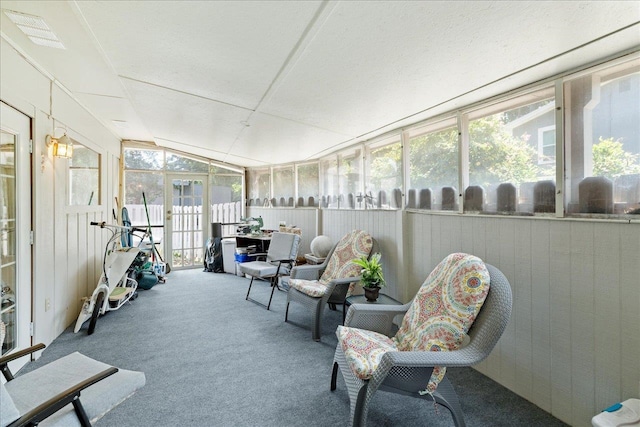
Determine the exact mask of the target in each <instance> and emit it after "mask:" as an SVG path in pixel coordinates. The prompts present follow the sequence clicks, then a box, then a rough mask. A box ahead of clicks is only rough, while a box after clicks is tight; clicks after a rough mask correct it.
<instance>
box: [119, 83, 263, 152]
mask: <svg viewBox="0 0 640 427" xmlns="http://www.w3.org/2000/svg"><path fill="white" fill-rule="evenodd" d="M123 81H124V83H125V87H126V89H127V92H128V93H129V94H130V95H131V98H132V99H133V105H134V108H135V109H136V111H139V112H140V115H141V117H142V120H143V121H144V122H145V123H152V127H151V129H152V132H153V135H152V136H153V138H154V140H157V141H158V143H160V144H162V143H161V142H160V141H172V142H174V143H180V144H183V146H184V149H183V150H182V151H187V152H188V151H189V147H200V148H204V149H208V150H212V151H214V152H215V153H216V158H219V155H220V153H226V152H228V151H229V149H230V147H231V146H232V144H233V142H234V140H235V138H236V136H237V135H238V134H239V132H241V131H242V130H243V129H244V127H245V124H244V123H245V121H246V119H247V117H248V116H249V114H250V113H251V111H250V110H246V109H243V108H238V107H234V106H231V105H228V104H224V103H220V102H215V101H211V100H208V99H205V98H201V97H197V96H193V95H190V94H185V93H182V92H177V91H172V90H167V89H164V88H159V87H157V86H153V85H149V84H146V83H140V82H138V81H134V80H123Z"/></svg>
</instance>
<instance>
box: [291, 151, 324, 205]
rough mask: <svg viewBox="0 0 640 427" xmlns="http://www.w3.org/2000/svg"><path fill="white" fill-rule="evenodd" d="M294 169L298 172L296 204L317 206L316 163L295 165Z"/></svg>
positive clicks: (317, 176) (317, 170)
mask: <svg viewBox="0 0 640 427" xmlns="http://www.w3.org/2000/svg"><path fill="white" fill-rule="evenodd" d="M296 171H297V174H298V202H297V203H296V206H298V207H300V206H311V207H313V206H318V182H319V169H318V163H317V162H316V163H306V164H302V165H297V166H296ZM300 202H302V203H300Z"/></svg>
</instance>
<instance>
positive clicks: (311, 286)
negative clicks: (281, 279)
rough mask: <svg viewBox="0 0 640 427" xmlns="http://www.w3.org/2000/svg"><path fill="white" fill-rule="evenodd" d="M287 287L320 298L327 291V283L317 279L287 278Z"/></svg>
mask: <svg viewBox="0 0 640 427" xmlns="http://www.w3.org/2000/svg"><path fill="white" fill-rule="evenodd" d="M289 287H290V288H294V289H296V290H298V291H300V292H302V293H303V294H307V295H309V296H310V297H316V298H321V297H323V296H324V294H325V293H327V285H325V284H324V283H320V282H318V281H317V280H304V279H289Z"/></svg>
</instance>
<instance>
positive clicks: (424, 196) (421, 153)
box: [407, 117, 459, 210]
mask: <svg viewBox="0 0 640 427" xmlns="http://www.w3.org/2000/svg"><path fill="white" fill-rule="evenodd" d="M407 136H408V139H409V182H408V183H407V187H408V188H409V190H408V191H407V207H408V208H417V209H433V210H455V209H457V207H456V201H457V199H458V197H457V194H458V190H457V189H458V152H459V150H458V127H457V125H456V119H455V117H451V118H448V119H445V120H442V121H439V122H437V123H433V124H429V125H426V126H422V127H420V128H417V129H412V130H410V131H409V132H408V133H407ZM443 194H444V198H443ZM451 196H453V198H452V197H451ZM443 200H444V203H443Z"/></svg>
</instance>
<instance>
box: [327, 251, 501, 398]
mask: <svg viewBox="0 0 640 427" xmlns="http://www.w3.org/2000/svg"><path fill="white" fill-rule="evenodd" d="M489 281H490V276H489V272H488V270H487V268H486V266H485V265H484V263H483V262H482V260H481V259H480V258H478V257H475V256H473V255H467V254H462V253H455V254H451V255H449V256H448V257H446V258H445V259H444V260H443V261H442V262H440V264H438V265H437V266H436V268H435V269H434V270H433V271H432V272H431V274H429V276H428V277H427V279H426V280H425V282H424V283H423V284H422V286H421V287H420V290H419V291H418V293H417V295H416V296H415V298H414V300H413V303H412V304H411V307H410V308H409V310H408V311H407V313H406V314H405V317H404V319H403V321H402V325H401V327H400V329H399V330H398V333H397V334H396V335H395V336H394V337H393V338H388V337H386V336H384V335H381V334H378V333H375V332H371V331H364V330H361V329H355V328H348V327H341V326H339V327H338V330H337V332H336V333H337V335H338V340H339V343H340V345H341V346H342V350H343V352H344V354H345V357H346V360H347V361H348V363H349V366H350V367H351V370H352V371H353V373H354V374H355V375H356V376H358V377H359V378H361V379H363V380H366V379H369V378H371V376H372V375H373V372H374V371H375V370H376V368H377V367H378V364H379V362H380V360H381V358H382V355H383V354H384V353H386V352H387V351H452V350H456V349H458V348H460V347H461V346H463V345H464V344H466V342H467V340H468V337H467V332H468V331H469V328H470V327H471V325H472V323H473V321H474V320H475V318H476V316H477V314H478V312H479V311H480V308H481V307H482V304H483V303H484V300H485V298H486V296H487V293H488V292H489ZM445 373H446V368H444V367H439V366H436V367H434V369H433V373H432V375H431V377H430V378H429V382H428V384H427V388H426V390H425V391H424V392H422V393H429V394H430V393H433V392H434V391H435V390H436V388H437V386H438V384H439V383H440V381H442V378H444V375H445Z"/></svg>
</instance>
